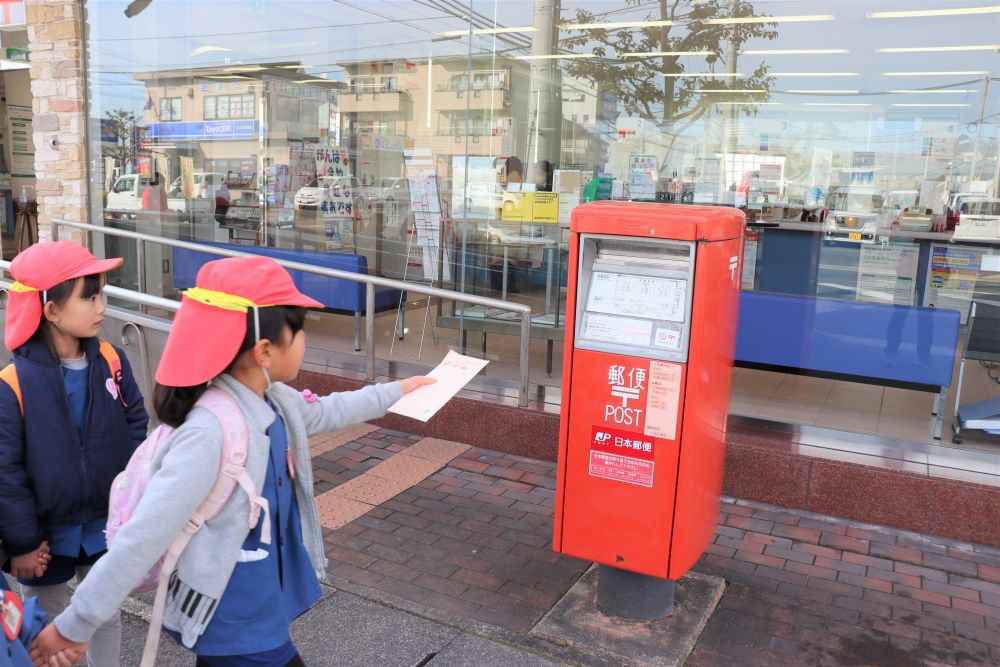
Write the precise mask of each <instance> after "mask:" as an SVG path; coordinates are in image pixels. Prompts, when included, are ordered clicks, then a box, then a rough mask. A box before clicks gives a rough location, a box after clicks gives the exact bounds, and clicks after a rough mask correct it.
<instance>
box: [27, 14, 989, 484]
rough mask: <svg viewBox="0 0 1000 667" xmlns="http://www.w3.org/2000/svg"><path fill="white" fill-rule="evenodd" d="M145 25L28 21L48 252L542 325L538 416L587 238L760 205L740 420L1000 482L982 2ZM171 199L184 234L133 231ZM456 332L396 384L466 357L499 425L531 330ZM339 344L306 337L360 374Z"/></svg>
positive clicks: (471, 328) (166, 279)
mask: <svg viewBox="0 0 1000 667" xmlns="http://www.w3.org/2000/svg"><path fill="white" fill-rule="evenodd" d="M133 4H143V3H133ZM145 4H146V5H147V6H144V8H141V11H140V12H139V13H138V14H133V15H131V16H128V15H127V14H129V13H130V12H126V11H125V10H126V7H128V6H129V3H127V2H84V3H82V5H81V3H78V2H69V1H55V0H47V1H46V0H27V1H26V2H25V7H26V22H27V32H28V37H29V41H30V58H31V70H30V73H31V94H32V96H33V111H34V128H33V130H34V145H35V158H34V159H35V171H36V176H37V197H38V203H39V210H40V221H41V227H42V230H43V231H42V237H43V238H45V237H46V235H47V231H46V230H47V221H49V220H51V219H52V218H66V219H70V220H84V221H91V222H95V223H97V224H107V225H111V226H121V225H125V226H127V227H128V228H135V229H140V230H144V231H149V232H151V233H156V234H160V235H163V236H169V237H174V238H178V237H179V238H192V239H196V240H207V241H218V242H227V243H234V244H243V245H246V246H248V247H249V246H254V247H258V248H283V249H287V250H291V251H296V252H301V253H316V252H319V253H347V254H352V255H361V256H364V258H365V261H366V262H367V267H368V270H369V271H370V272H373V273H377V274H379V275H383V276H388V277H393V278H405V279H409V280H418V281H423V282H429V283H433V284H436V285H440V286H443V287H446V288H449V289H453V290H456V291H459V292H464V293H476V294H485V295H491V296H496V297H498V298H503V299H509V300H514V301H517V302H520V303H527V304H529V305H531V306H532V308H533V312H534V314H535V319H534V325H533V328H532V331H533V333H534V336H535V340H533V343H532V345H533V348H532V350H533V351H532V355H533V356H532V360H533V366H532V382H533V384H535V385H537V386H538V387H539V392H538V394H537V395H538V396H540V397H541V398H540V400H539V405H537V406H536V407H538V408H541V409H542V410H549V411H552V412H557V411H558V400H559V399H558V396H559V391H558V389H559V384H560V372H559V366H560V364H559V358H560V356H561V346H562V340H563V336H564V332H563V330H562V322H563V317H562V316H563V314H564V313H565V308H566V303H565V291H566V285H565V274H566V264H567V262H570V261H573V258H570V257H568V256H567V244H566V239H567V228H568V225H569V220H570V216H571V214H572V210H573V208H574V207H575V206H577V205H579V204H580V203H581V202H584V201H586V200H590V199H595V198H616V199H632V200H648V201H654V202H663V203H671V202H672V203H677V204H701V205H710V206H720V205H722V206H737V207H740V208H742V209H743V210H744V211H745V212H746V214H747V217H748V222H749V225H748V234H747V238H746V242H745V248H744V257H743V260H744V264H743V276H742V284H743V290H744V297H745V298H744V300H743V309H744V310H743V315H742V316H741V317H743V318H745V319H744V320H741V328H740V336H741V339H740V341H739V344H738V346H737V362H738V364H737V368H736V369H735V370H734V374H735V376H734V391H733V398H732V403H731V414H732V416H733V419H734V422H735V423H744V424H754V425H757V426H760V425H761V424H764V425H768V424H770V425H781V427H782V428H785V427H788V428H793V429H797V431H796V432H800V433H811V434H813V435H814V436H815V435H816V434H820V436H823V437H827V438H828V440H829V442H851V443H853V442H863V443H868V445H867V446H876V445H875V444H872V443H876V444H877V446H879V447H881V446H883V444H884V443H890V444H889V445H885V446H887V447H888V446H891V447H893V448H896V450H898V452H899V459H900V460H906V459H907V456H908V455H909V454H908V453H912V452H924V451H925V450H924V449H923V448H924V447H926V446H928V445H930V446H944V447H947V446H952V445H953V446H954V447H956V448H962V449H957V450H956V451H959V452H965V451H970V450H975V451H976V452H980V453H986V454H987V455H989V456H995V457H996V458H987V459H986V462H985V463H982V470H980V471H978V473H981V474H987V475H998V474H1000V468H998V467H997V466H998V465H1000V464H998V463H997V461H1000V440H998V436H997V435H995V434H993V433H990V432H989V429H987V430H981V429H980V430H975V429H973V430H968V431H965V432H964V433H963V434H961V435H960V437H959V438H956V442H955V443H952V437H951V435H952V434H951V433H950V432H949V430H950V429H951V427H952V425H953V422H954V421H955V419H956V417H955V413H956V405H955V399H956V394H958V393H959V388H961V399H960V400H961V402H962V403H963V404H965V403H974V402H978V401H982V400H987V399H990V398H993V397H995V396H996V395H997V393H998V387H1000V385H998V384H997V378H996V369H997V366H996V361H995V360H994V361H990V360H989V358H986V359H985V360H982V359H979V358H977V357H975V354H974V355H973V356H972V357H970V358H971V359H972V361H970V362H969V363H967V364H966V365H965V371H964V375H963V377H962V378H961V380H960V379H959V376H958V372H957V369H958V367H959V365H960V363H961V361H962V359H963V356H964V357H969V354H968V348H967V344H966V343H967V341H968V340H970V338H972V339H975V338H976V337H975V336H974V335H973V334H975V333H976V332H975V331H974V329H973V328H974V327H975V326H977V324H976V323H977V322H979V323H980V324H979V325H978V326H980V327H982V326H983V325H982V324H981V323H982V322H983V317H982V315H983V313H982V311H981V312H980V317H979V318H977V317H976V316H975V313H974V311H973V310H972V304H973V303H974V302H976V300H977V299H981V298H982V294H987V293H990V290H992V289H993V288H994V286H995V285H996V284H997V282H998V276H1000V267H997V266H996V262H997V261H998V260H996V259H995V258H996V257H997V256H1000V191H998V185H1000V183H998V181H1000V156H998V148H1000V133H998V123H997V120H998V117H1000V116H998V109H1000V84H998V82H997V78H996V77H997V76H998V75H1000V59H998V46H997V45H998V44H1000V34H998V28H997V22H996V17H997V14H996V11H995V9H996V8H995V7H992V6H991V5H989V4H988V3H986V2H984V1H983V0H969V2H967V3H964V4H963V7H962V8H954V7H951V8H949V7H947V6H946V5H948V3H940V4H941V8H940V9H928V8H927V7H925V6H924V4H923V3H910V4H912V5H913V6H912V7H907V6H904V5H906V4H907V3H900V2H875V3H835V4H833V5H831V4H830V3H823V2H818V1H817V2H813V1H812V0H809V1H808V2H800V3H794V7H792V5H791V4H790V3H780V2H768V1H766V0H760V1H757V0H754V1H753V2H738V3H731V2H728V1H726V2H723V1H721V0H709V1H708V2H679V3H670V5H669V6H666V5H662V3H661V4H659V5H658V4H656V3H637V4H635V5H632V4H628V5H622V3H621V2H610V1H609V2H570V1H568V0H563V1H562V2H554V3H553V2H543V1H541V0H538V1H536V2H521V3H499V4H498V5H497V6H496V7H494V6H493V5H490V6H489V7H488V8H486V7H485V6H483V7H481V6H479V5H478V4H476V3H464V2H463V3H452V4H454V5H462V7H463V8H464V9H463V11H458V7H457V6H456V7H446V6H444V5H443V4H442V3H434V2H427V3H424V2H417V3H405V4H404V3H392V2H366V3H343V6H338V9H337V11H336V12H335V14H334V15H331V10H330V6H329V3H324V2H313V1H309V0H282V1H279V0H270V1H268V2H257V1H254V2H251V1H249V0H228V1H227V2H220V3H211V4H206V3H197V2H187V1H181V0H177V1H171V2H167V1H166V0H154V1H153V2H152V3H145ZM661 5H662V6H661ZM882 5H885V7H883V6H882ZM917 5H919V6H917ZM965 5H968V7H966V6H965ZM156 174H161V175H162V177H163V178H164V179H165V181H166V183H167V185H168V187H170V188H172V189H171V192H170V193H169V194H170V197H171V202H172V203H171V206H170V211H168V212H165V213H164V214H163V215H159V216H156V217H155V219H151V218H147V219H144V218H143V216H142V214H141V211H140V210H138V206H137V205H133V206H132V208H131V209H129V208H128V207H127V206H126V207H125V208H121V207H120V206H114V205H112V203H113V202H121V201H123V200H122V199H121V198H120V197H117V196H116V195H119V194H121V192H126V191H131V192H134V193H135V194H139V193H140V191H141V189H142V188H144V187H147V185H146V183H147V182H146V181H143V180H142V179H143V178H145V179H147V181H148V180H149V179H152V178H155V177H156ZM132 175H134V176H135V178H134V179H133V180H132V181H129V180H127V179H126V180H125V181H122V180H120V179H122V178H124V177H128V176H132ZM116 183H118V184H119V185H118V189H119V190H121V192H118V191H116ZM539 193H551V194H552V195H555V197H544V196H543V197H538V196H536V195H538V194H539ZM542 202H548V204H543V203H542ZM553 202H555V203H554V204H553ZM529 203H530V205H529ZM956 221H957V224H956ZM116 250H119V251H121V252H125V251H124V250H120V249H118V248H116ZM126 254H127V253H126ZM133 254H134V253H133ZM303 257H306V255H303ZM163 259H164V260H169V256H166V255H165V256H164V257H163ZM134 261H135V259H134V256H132V259H130V262H132V263H133V264H134ZM168 265H169V261H167V262H166V263H163V267H168ZM141 270H142V269H140V268H139V267H136V266H132V268H131V273H129V269H128V266H127V267H126V270H125V271H124V272H123V274H122V276H120V282H121V283H122V284H125V285H130V286H133V287H134V286H136V285H137V278H135V276H137V275H138V274H139V272H140V271H141ZM129 276H132V277H131V278H130V277H129ZM154 283H155V284H156V285H158V288H157V290H158V291H159V293H161V294H162V295H165V296H173V295H174V293H175V291H176V286H177V285H176V281H175V280H174V279H173V277H172V276H171V275H170V273H169V272H166V271H165V272H164V273H163V274H162V275H158V276H157V278H156V280H155V281H151V280H147V281H146V285H147V286H148V285H151V284H154ZM775 304H778V305H775ZM397 305H398V304H397ZM404 307H405V304H404ZM456 308H457V307H456V305H455V304H448V303H444V304H433V305H432V304H429V303H427V302H418V303H415V304H414V303H411V304H410V305H409V309H410V310H414V311H415V312H414V313H411V314H409V315H408V321H410V322H420V324H413V325H412V326H411V329H410V330H409V332H408V333H407V336H406V338H405V340H402V341H398V340H397V341H396V342H395V343H393V344H392V345H385V346H383V347H384V348H385V349H381V348H380V350H379V356H380V358H384V359H386V360H389V361H399V360H405V361H406V363H416V364H419V365H433V364H434V363H436V362H437V361H438V360H439V357H440V351H441V350H444V349H446V348H447V347H448V346H449V345H451V346H455V347H459V348H461V349H466V350H469V351H473V350H474V351H475V352H476V353H477V354H480V353H481V354H484V355H486V356H487V357H489V358H491V360H492V361H493V363H492V364H491V366H490V368H489V370H488V371H487V374H488V375H489V377H490V378H491V380H490V382H492V383H493V384H492V385H490V384H489V383H487V386H491V387H493V389H495V390H496V392H497V394H498V395H500V396H503V395H504V394H505V392H506V391H507V388H508V387H510V386H511V378H512V377H514V375H515V373H516V365H517V361H518V359H517V331H516V327H515V326H514V325H513V324H512V323H511V322H510V321H509V320H505V319H504V317H505V316H504V315H503V314H502V313H491V312H486V311H483V310H481V309H480V310H475V309H472V310H468V311H466V312H464V313H461V315H458V314H456V313H457V312H458V310H456ZM769 308H770V309H771V310H768V309H769ZM774 309H777V310H774ZM782 309H783V310H782ZM944 311H948V312H952V313H955V314H956V315H954V317H953V318H952V319H948V317H945V316H943V315H941V313H942V312H944ZM338 317H340V316H338V315H332V314H324V315H322V316H321V317H320V319H319V320H318V321H314V322H310V327H311V328H312V329H314V330H315V333H316V334H317V337H318V339H319V340H321V341H322V345H321V346H322V347H324V349H325V350H328V351H329V352H330V353H331V354H332V355H333V356H332V357H330V358H334V359H335V361H334V362H333V364H332V367H334V368H336V367H338V365H339V366H343V367H345V368H346V367H351V365H352V364H353V363H354V361H352V359H353V352H352V349H353V346H352V345H351V342H352V341H351V339H352V336H351V330H350V328H349V327H345V326H342V322H343V320H338V319H337V318H338ZM507 325H510V326H509V327H508V328H505V327H506V326H507ZM744 325H745V326H744ZM378 326H379V327H380V328H382V327H385V328H386V336H387V338H386V340H388V338H391V334H390V333H388V332H389V331H390V330H391V327H392V324H391V323H388V324H385V323H383V322H381V321H380V322H379V324H378ZM380 330H381V329H380ZM487 331H488V332H489V333H486V332H487ZM427 341H432V343H433V344H428V343H427ZM972 347H973V352H974V353H975V345H973V346H972ZM845 350H846V351H845ZM994 352H996V351H994ZM987 353H989V350H987ZM831 355H832V356H831ZM837 355H841V356H837ZM852 359H854V360H855V361H856V362H857V363H854V362H852V361H851V360H852ZM337 360H339V361H337ZM327 363H328V365H330V362H329V361H328V362H327ZM942 389H945V390H947V391H946V392H945V394H944V404H943V409H940V408H939V409H938V412H939V413H940V414H941V415H942V416H943V420H941V421H939V420H938V419H937V418H936V416H935V415H934V414H932V410H933V408H934V407H935V401H937V395H938V394H940V392H941V390H942ZM487 391H488V390H487ZM942 435H943V437H940V438H939V437H937V436H942ZM817 437H819V436H817ZM553 446H554V445H553ZM831 447H833V448H834V449H837V448H838V447H840V445H836V446H834V445H831ZM844 447H846V448H847V449H850V447H849V446H847V445H844ZM973 472H977V471H973ZM983 479H986V478H983ZM991 483H992V482H991Z"/></svg>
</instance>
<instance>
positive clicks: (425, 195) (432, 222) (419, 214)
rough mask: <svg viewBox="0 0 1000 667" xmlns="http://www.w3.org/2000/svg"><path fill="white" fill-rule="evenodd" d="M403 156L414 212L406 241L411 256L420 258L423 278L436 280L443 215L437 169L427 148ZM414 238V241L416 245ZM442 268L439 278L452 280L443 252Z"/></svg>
mask: <svg viewBox="0 0 1000 667" xmlns="http://www.w3.org/2000/svg"><path fill="white" fill-rule="evenodd" d="M404 159H405V165H406V178H407V180H408V181H409V184H410V210H411V211H412V213H413V229H412V235H411V236H410V244H409V248H410V254H411V258H412V257H413V256H414V255H416V256H417V257H419V266H420V268H421V269H422V270H423V277H424V280H438V278H439V275H438V255H439V254H440V250H441V226H442V215H441V197H440V193H439V189H438V182H437V170H436V169H435V167H434V160H433V158H432V155H431V152H430V150H429V149H413V150H407V151H406V152H405V153H404ZM414 237H415V239H414ZM413 240H415V241H416V246H415V247H414V245H413V243H412V241H413ZM442 268H443V277H442V280H451V267H450V264H449V263H448V253H444V264H443V267H442Z"/></svg>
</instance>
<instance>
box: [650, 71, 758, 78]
mask: <svg viewBox="0 0 1000 667" xmlns="http://www.w3.org/2000/svg"><path fill="white" fill-rule="evenodd" d="M657 76H666V77H671V78H683V77H700V76H706V77H716V76H735V77H740V76H746V74H740V73H738V72H680V73H677V74H674V73H670V74H666V73H664V72H657Z"/></svg>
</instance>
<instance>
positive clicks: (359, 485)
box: [324, 474, 413, 505]
mask: <svg viewBox="0 0 1000 667" xmlns="http://www.w3.org/2000/svg"><path fill="white" fill-rule="evenodd" d="M411 486H413V484H412V482H410V481H408V480H398V479H385V478H384V477H375V476H374V475H370V474H364V475H360V476H358V477H355V478H354V479H352V480H351V481H349V482H346V483H345V484H341V485H340V486H337V487H334V488H332V489H330V490H329V491H327V493H330V494H333V495H335V496H341V497H343V498H349V499H350V500H356V501H358V502H362V503H368V504H369V505H380V504H382V503H384V502H385V501H387V500H389V499H390V498H392V497H393V496H395V495H397V494H399V493H402V492H403V491H405V490H407V489H408V488H410V487H411ZM324 495H325V494H324Z"/></svg>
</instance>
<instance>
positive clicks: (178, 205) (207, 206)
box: [105, 174, 215, 219]
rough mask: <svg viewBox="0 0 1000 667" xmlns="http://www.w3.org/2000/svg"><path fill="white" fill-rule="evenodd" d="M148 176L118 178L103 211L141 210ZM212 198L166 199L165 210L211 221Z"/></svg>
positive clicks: (124, 211)
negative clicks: (206, 218) (205, 217)
mask: <svg viewBox="0 0 1000 667" xmlns="http://www.w3.org/2000/svg"><path fill="white" fill-rule="evenodd" d="M149 183H150V179H149V177H148V176H140V175H139V174H126V175H124V176H119V177H118V178H117V180H115V182H114V185H112V186H111V191H110V192H108V201H107V204H106V205H105V210H107V211H108V213H118V212H122V213H132V212H134V211H140V210H142V193H143V192H144V191H145V189H146V188H147V187H148V186H149ZM164 187H165V186H164ZM214 204H215V200H214V198H208V197H205V198H200V199H184V198H181V197H168V198H167V210H168V211H176V212H177V213H193V214H194V215H195V216H196V217H197V218H199V219H201V218H202V216H207V217H208V218H209V219H211V213H212V209H213V207H214Z"/></svg>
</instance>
